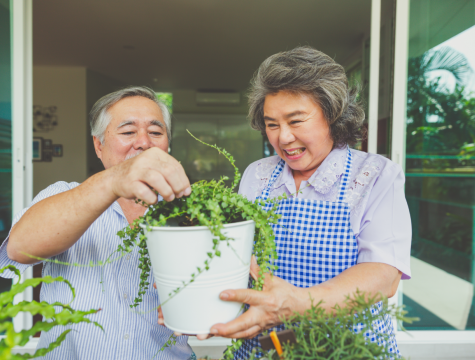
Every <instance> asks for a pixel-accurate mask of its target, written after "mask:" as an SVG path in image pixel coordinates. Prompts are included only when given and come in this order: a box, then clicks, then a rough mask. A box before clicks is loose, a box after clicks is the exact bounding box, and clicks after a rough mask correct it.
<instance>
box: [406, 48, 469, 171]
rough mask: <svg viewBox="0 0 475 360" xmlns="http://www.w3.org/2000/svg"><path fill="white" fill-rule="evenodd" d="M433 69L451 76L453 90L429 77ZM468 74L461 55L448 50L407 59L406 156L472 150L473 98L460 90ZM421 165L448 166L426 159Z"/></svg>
mask: <svg viewBox="0 0 475 360" xmlns="http://www.w3.org/2000/svg"><path fill="white" fill-rule="evenodd" d="M436 70H438V71H440V70H443V71H446V72H448V73H450V74H452V75H453V77H454V79H455V82H456V84H455V88H454V90H453V91H451V90H450V89H448V88H447V87H446V85H445V84H444V82H443V81H441V80H442V79H441V77H437V78H431V77H430V74H431V72H432V71H436ZM471 75H473V70H472V69H471V67H470V65H469V63H468V61H467V59H466V58H465V56H464V55H463V54H461V53H459V52H457V51H455V50H453V49H451V48H449V47H443V48H440V49H438V50H430V51H427V52H425V53H424V54H422V55H421V56H418V57H415V58H411V59H409V67H408V93H407V118H408V123H407V153H408V154H434V153H438V154H448V155H458V154H460V155H464V154H467V152H468V153H470V150H473V143H474V142H475V110H474V109H475V97H473V94H470V93H468V92H467V91H465V87H464V82H465V79H467V78H468V77H469V76H471ZM429 119H431V122H429V121H428V120H429ZM434 119H436V120H437V119H438V120H437V121H434ZM470 145H472V146H470ZM467 150H468V151H467ZM423 162H424V167H433V166H437V165H438V166H439V167H447V165H448V164H447V162H442V161H437V162H431V161H430V159H429V160H425V161H423ZM472 166H473V164H472Z"/></svg>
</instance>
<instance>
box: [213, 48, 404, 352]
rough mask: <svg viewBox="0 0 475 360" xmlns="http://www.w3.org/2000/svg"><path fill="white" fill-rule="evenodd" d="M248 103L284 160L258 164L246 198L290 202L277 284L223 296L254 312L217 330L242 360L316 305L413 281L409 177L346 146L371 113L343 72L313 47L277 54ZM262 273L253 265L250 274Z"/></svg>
mask: <svg viewBox="0 0 475 360" xmlns="http://www.w3.org/2000/svg"><path fill="white" fill-rule="evenodd" d="M249 103H250V112H249V114H250V118H251V125H252V127H253V128H254V129H256V130H259V131H261V132H262V134H264V135H266V136H267V138H268V139H269V142H270V144H271V145H272V146H273V147H274V149H275V152H276V153H277V155H276V156H273V157H269V158H265V159H261V160H259V161H256V162H254V163H253V164H251V165H250V166H249V167H248V168H247V169H246V171H245V173H244V175H243V179H242V181H241V185H240V189H239V191H240V193H241V194H243V195H245V196H246V197H247V198H249V199H250V200H255V199H263V200H266V199H270V198H274V197H278V196H279V195H282V194H284V193H286V194H288V195H289V198H288V199H284V200H282V201H281V203H280V205H279V208H278V211H277V212H278V213H279V214H281V215H282V218H281V219H280V224H282V225H283V226H274V232H275V241H276V245H277V252H278V255H279V259H278V261H277V265H278V270H277V271H275V274H274V275H275V276H273V277H270V276H267V278H266V282H265V287H264V290H263V291H262V292H259V291H254V290H249V289H248V290H227V291H224V292H223V293H221V295H220V296H221V299H222V300H226V301H237V302H242V303H246V304H248V305H249V310H248V311H247V312H245V313H244V314H243V315H241V316H240V317H238V318H237V319H235V320H234V321H231V322H229V323H227V324H216V325H214V326H213V327H212V329H211V334H214V335H218V336H224V337H229V338H247V339H248V340H247V341H246V342H245V343H244V345H243V347H242V348H241V349H240V350H239V351H238V353H237V354H236V357H237V358H247V357H248V354H249V352H250V351H251V350H252V348H253V347H256V346H258V342H257V340H256V336H257V335H259V334H260V333H261V332H262V331H263V330H265V329H269V328H272V327H275V326H277V325H279V324H281V323H282V321H281V320H280V319H281V318H282V317H287V316H289V315H291V314H292V313H293V312H295V311H297V312H299V313H303V312H304V311H305V310H306V309H309V308H310V306H311V300H310V297H311V298H312V299H314V301H315V302H318V301H320V300H323V306H325V307H326V309H328V310H330V309H331V308H332V307H333V306H335V304H340V305H343V304H344V300H345V296H346V295H348V294H352V293H354V292H355V291H356V290H357V289H359V290H361V291H365V292H367V293H372V294H376V293H378V292H381V293H382V294H384V295H385V296H387V297H392V296H394V294H395V293H396V290H397V287H398V284H399V281H400V280H401V277H402V279H408V278H409V277H410V269H409V258H410V245H411V222H410V217H409V211H408V207H407V203H406V200H405V197H404V173H403V171H402V169H401V167H400V166H399V165H397V164H395V163H393V162H392V161H390V160H388V159H386V158H384V157H382V156H379V155H375V154H368V153H365V152H361V151H357V150H354V149H351V148H350V147H349V145H353V144H355V143H356V142H357V141H359V140H361V139H362V137H363V134H362V130H363V120H364V112H363V110H362V109H361V107H360V106H359V104H358V103H357V101H356V91H354V90H350V89H349V88H348V80H347V77H346V75H345V70H344V69H343V67H342V66H340V65H338V64H337V63H336V62H335V61H333V59H331V58H330V57H329V56H327V55H325V54H323V53H321V52H319V51H317V50H315V49H313V48H310V47H299V48H296V49H294V50H291V51H286V52H282V53H278V54H275V55H273V56H271V57H269V58H268V59H266V60H265V61H264V62H263V63H262V64H261V66H260V68H259V70H258V72H257V74H256V76H255V78H254V79H253V81H252V87H251V92H250V98H249ZM257 272H258V268H257V265H256V264H255V263H254V264H253V265H252V266H251V273H252V274H253V275H254V276H255V274H256V273H257ZM309 295H310V296H309ZM380 306H382V304H381V303H379V304H378V305H377V306H376V307H375V309H376V311H377V309H378V307H380ZM378 328H379V329H380V330H379V331H380V332H382V333H385V334H388V335H390V337H389V339H390V343H389V344H388V345H389V347H390V349H391V351H392V352H394V353H398V349H397V345H396V342H395V337H394V333H393V331H394V330H393V327H392V322H391V319H389V318H387V319H381V322H380V324H378ZM368 335H369V334H368ZM374 335H376V336H370V339H371V340H372V341H377V339H378V334H374Z"/></svg>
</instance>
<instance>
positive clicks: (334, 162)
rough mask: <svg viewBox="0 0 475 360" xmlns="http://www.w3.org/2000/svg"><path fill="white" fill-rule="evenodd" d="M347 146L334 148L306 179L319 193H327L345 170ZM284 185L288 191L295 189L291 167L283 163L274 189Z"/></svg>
mask: <svg viewBox="0 0 475 360" xmlns="http://www.w3.org/2000/svg"><path fill="white" fill-rule="evenodd" d="M347 151H348V150H347V148H346V146H345V147H342V148H335V149H333V150H332V151H331V152H330V154H328V156H327V157H326V158H325V160H323V162H322V163H321V164H320V166H319V167H318V168H317V170H315V172H314V173H313V174H312V176H311V177H310V178H309V179H308V182H309V183H310V186H312V187H313V188H314V190H315V191H317V192H319V193H321V194H327V193H328V192H329V191H330V190H331V188H332V187H333V185H334V184H335V183H336V182H337V181H338V180H339V179H340V176H341V175H342V174H343V172H344V171H345V163H346V154H347ZM282 185H285V186H286V187H287V189H288V190H289V191H290V192H293V190H292V189H295V181H294V177H293V175H292V169H291V168H290V167H289V165H288V164H287V163H285V165H284V168H283V170H282V173H281V175H280V176H279V177H278V178H277V179H276V181H275V182H274V185H273V186H272V187H273V188H274V189H277V188H279V187H281V186H282Z"/></svg>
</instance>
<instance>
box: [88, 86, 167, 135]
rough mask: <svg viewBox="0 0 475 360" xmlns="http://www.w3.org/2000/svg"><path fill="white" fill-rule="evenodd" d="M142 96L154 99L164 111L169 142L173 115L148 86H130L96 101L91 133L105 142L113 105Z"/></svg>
mask: <svg viewBox="0 0 475 360" xmlns="http://www.w3.org/2000/svg"><path fill="white" fill-rule="evenodd" d="M132 96H141V97H144V98H146V99H150V100H152V101H153V102H154V103H156V104H157V105H158V107H159V108H160V111H161V112H162V116H163V121H164V122H165V126H166V128H167V129H166V130H167V137H168V142H170V141H171V128H172V125H171V116H170V111H168V108H167V106H166V105H165V104H164V103H162V102H161V101H160V100H158V99H157V95H156V94H155V91H153V90H152V89H150V88H148V87H146V86H129V87H126V88H124V89H121V90H118V91H115V92H113V93H110V94H107V95H106V96H103V97H101V98H100V99H99V100H97V101H96V103H95V104H94V106H93V107H92V109H91V112H90V113H89V117H90V123H91V135H92V136H95V137H97V138H98V139H99V140H100V142H101V143H102V144H103V143H104V134H105V132H106V128H107V125H109V123H110V121H111V115H110V114H109V113H108V110H109V109H110V108H111V106H112V105H114V104H116V103H118V102H119V101H120V100H122V99H124V98H126V97H132Z"/></svg>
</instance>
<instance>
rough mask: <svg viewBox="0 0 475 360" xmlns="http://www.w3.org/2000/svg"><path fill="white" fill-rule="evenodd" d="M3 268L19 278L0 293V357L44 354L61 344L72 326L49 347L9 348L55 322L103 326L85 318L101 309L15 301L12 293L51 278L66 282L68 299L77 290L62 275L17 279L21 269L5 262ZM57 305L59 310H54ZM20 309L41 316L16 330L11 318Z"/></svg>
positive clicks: (12, 359) (13, 358)
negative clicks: (17, 351) (23, 350)
mask: <svg viewBox="0 0 475 360" xmlns="http://www.w3.org/2000/svg"><path fill="white" fill-rule="evenodd" d="M5 270H10V271H13V272H14V273H15V274H16V275H17V276H18V281H17V282H16V283H15V284H13V285H12V287H11V289H10V290H9V291H6V292H2V293H0V308H1V310H0V333H1V332H5V337H4V338H2V339H1V340H0V360H20V359H33V358H37V357H40V356H44V355H46V354H47V353H49V352H51V351H53V350H54V349H56V348H57V347H58V346H60V345H61V343H62V342H63V341H64V339H65V338H66V335H67V334H68V333H69V332H70V331H71V330H72V329H68V330H65V331H63V332H62V333H61V334H60V335H59V336H58V338H57V339H56V340H55V341H53V342H51V343H50V344H49V345H48V347H46V348H41V349H38V350H36V352H35V353H34V354H32V355H30V354H13V353H12V349H13V348H14V347H15V346H24V345H26V343H27V342H28V341H29V340H30V337H31V336H33V335H34V334H36V333H37V332H39V331H49V330H51V329H52V328H54V327H56V326H64V325H70V324H78V323H91V324H94V325H95V326H97V327H99V328H101V329H102V326H101V325H99V324H98V323H97V322H95V321H91V320H89V319H88V318H87V316H88V315H91V314H95V313H97V312H98V311H99V310H100V309H99V310H94V309H93V310H89V311H79V310H74V309H73V308H71V307H70V306H69V304H62V303H59V302H55V303H52V304H50V303H47V302H46V301H42V302H37V301H35V300H33V301H21V302H19V303H18V304H14V303H13V298H14V297H15V295H17V294H20V293H22V292H23V291H24V290H25V289H26V288H28V287H30V286H32V287H36V286H38V285H39V284H41V283H45V284H51V283H54V282H62V283H64V284H66V285H67V286H68V287H69V289H70V290H71V293H72V299H71V302H72V301H73V300H74V298H75V297H76V293H75V290H74V288H73V286H72V285H71V283H70V282H69V281H68V280H65V279H63V278H62V277H56V278H53V277H51V276H45V277H42V278H33V279H27V280H25V281H24V282H20V279H21V275H20V271H19V270H18V269H17V268H16V267H15V266H13V265H8V266H5V267H3V268H2V269H0V274H1V273H3V272H4V271H5ZM55 307H56V308H55ZM58 308H59V310H57V309H58ZM21 311H24V312H28V313H30V314H31V315H37V314H40V315H42V316H43V320H42V321H37V322H35V324H34V325H33V326H32V327H31V328H30V329H28V330H20V331H15V328H14V327H13V323H12V322H11V319H12V318H13V317H15V316H16V315H17V314H18V313H19V312H21ZM102 330H104V329H102Z"/></svg>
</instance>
